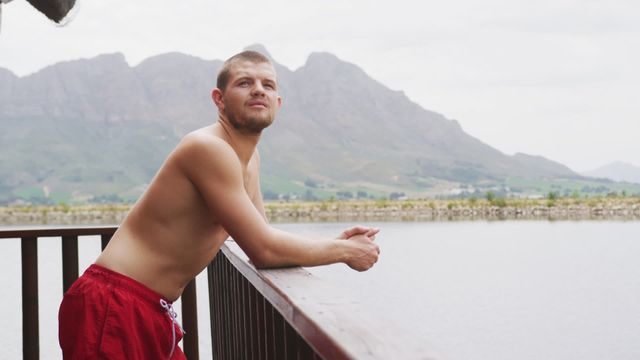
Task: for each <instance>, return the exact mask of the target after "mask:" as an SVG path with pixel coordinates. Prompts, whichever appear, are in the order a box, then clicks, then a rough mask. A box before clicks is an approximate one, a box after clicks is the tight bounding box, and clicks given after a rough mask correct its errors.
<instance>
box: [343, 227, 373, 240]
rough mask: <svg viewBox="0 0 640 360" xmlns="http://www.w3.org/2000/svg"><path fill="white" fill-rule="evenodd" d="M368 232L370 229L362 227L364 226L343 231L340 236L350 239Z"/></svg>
mask: <svg viewBox="0 0 640 360" xmlns="http://www.w3.org/2000/svg"><path fill="white" fill-rule="evenodd" d="M369 231H370V229H369V228H368V227H364V226H354V227H352V228H351V229H347V230H345V231H344V232H343V233H342V234H343V235H344V236H345V237H346V238H350V237H352V236H354V235H359V234H366V233H368V232H369Z"/></svg>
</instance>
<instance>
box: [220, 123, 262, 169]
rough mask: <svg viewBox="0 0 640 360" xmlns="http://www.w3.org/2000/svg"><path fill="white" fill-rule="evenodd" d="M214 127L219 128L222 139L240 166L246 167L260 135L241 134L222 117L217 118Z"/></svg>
mask: <svg viewBox="0 0 640 360" xmlns="http://www.w3.org/2000/svg"><path fill="white" fill-rule="evenodd" d="M215 126H216V127H217V126H219V127H220V130H221V133H222V136H224V139H225V140H226V141H227V142H228V143H229V145H231V147H232V148H233V150H235V152H236V154H237V155H238V158H239V159H240V162H241V163H242V165H243V166H247V164H248V163H249V160H251V157H252V156H253V153H254V152H255V151H256V146H258V141H260V133H258V134H247V133H244V132H241V131H239V130H238V129H236V128H235V127H233V125H231V124H230V123H229V122H228V121H227V119H225V118H224V117H223V116H219V118H218V123H217V124H216V125H215Z"/></svg>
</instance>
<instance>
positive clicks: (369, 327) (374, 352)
mask: <svg viewBox="0 0 640 360" xmlns="http://www.w3.org/2000/svg"><path fill="white" fill-rule="evenodd" d="M221 253H222V254H223V255H224V257H225V258H226V259H228V261H229V262H230V263H231V264H233V267H234V268H235V269H236V270H237V272H238V274H241V275H242V277H243V278H244V279H246V280H247V282H248V283H250V284H251V285H252V287H253V288H255V289H257V291H258V292H259V293H260V295H262V296H264V298H265V299H266V300H267V301H268V303H270V304H271V305H272V308H273V309H274V310H275V313H271V314H270V313H269V310H268V309H266V308H265V311H266V314H265V315H266V316H265V318H266V319H267V323H268V322H269V321H270V322H271V323H272V324H273V326H274V327H275V328H276V329H277V328H278V327H282V326H283V325H282V324H281V323H279V322H278V321H279V320H278V316H276V315H277V314H280V315H281V319H283V320H284V321H285V322H286V323H288V324H290V325H291V326H290V328H291V329H289V330H287V331H294V332H295V334H297V336H298V337H299V338H300V339H302V340H303V341H305V342H306V343H308V344H309V346H310V347H311V348H312V351H313V353H315V354H313V358H324V359H376V360H378V359H379V360H382V359H385V360H386V359H436V358H438V357H439V356H438V355H437V354H436V353H435V352H434V351H433V350H432V349H430V348H429V347H428V345H427V344H425V343H424V342H422V341H420V339H415V338H412V337H410V336H409V337H401V336H398V334H404V333H408V331H407V329H403V328H399V326H398V325H397V324H396V322H394V321H393V320H390V319H385V318H384V316H382V315H381V314H375V315H373V314H370V313H369V312H368V311H367V309H366V306H365V304H363V303H362V301H361V300H358V299H355V298H353V297H351V296H349V295H348V294H345V293H344V291H343V289H339V288H336V287H335V286H333V285H332V284H331V283H329V282H326V281H324V280H322V279H320V278H318V277H315V276H313V275H312V274H310V273H309V272H308V271H306V270H304V269H303V268H300V267H293V268H284V269H268V270H257V269H256V268H255V267H254V266H253V264H251V263H250V261H249V259H248V257H247V256H246V255H245V254H244V252H243V251H242V250H241V249H240V247H239V246H238V245H237V244H236V243H235V242H233V241H227V242H225V245H223V246H222V248H221ZM218 256H219V255H218ZM215 261H216V260H215V259H214V262H215ZM345 271H349V270H345ZM280 321H282V320H280ZM267 325H268V324H267ZM213 331H214V329H212V333H213ZM266 336H269V334H268V332H267V334H266ZM282 338H284V343H282V341H281V339H279V340H276V341H280V344H278V343H276V344H275V345H274V347H275V348H276V350H277V351H280V350H282V349H284V351H285V354H287V355H286V356H284V357H278V356H276V357H275V358H276V359H281V358H282V359H284V358H294V359H295V358H296V357H291V356H290V354H289V353H290V351H287V349H289V348H290V347H291V346H292V345H293V344H291V343H287V340H294V341H295V339H296V338H295V337H290V336H283V337H282ZM298 341H299V340H298ZM269 346H271V345H269ZM294 346H295V345H294ZM214 354H215V351H214ZM276 354H278V352H276ZM307 356H312V355H311V354H307ZM260 358H264V357H260ZM298 358H311V357H298Z"/></svg>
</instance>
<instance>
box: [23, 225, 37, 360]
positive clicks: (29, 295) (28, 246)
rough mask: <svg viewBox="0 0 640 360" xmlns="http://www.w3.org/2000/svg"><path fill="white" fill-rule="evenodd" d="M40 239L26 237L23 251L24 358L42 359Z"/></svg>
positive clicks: (28, 359)
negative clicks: (39, 284)
mask: <svg viewBox="0 0 640 360" xmlns="http://www.w3.org/2000/svg"><path fill="white" fill-rule="evenodd" d="M37 240H38V238H36V237H24V238H22V240H21V248H22V249H21V250H22V356H23V358H24V359H27V360H30V359H38V358H39V357H40V338H39V328H38V242H37Z"/></svg>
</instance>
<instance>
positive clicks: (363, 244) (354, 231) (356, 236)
mask: <svg viewBox="0 0 640 360" xmlns="http://www.w3.org/2000/svg"><path fill="white" fill-rule="evenodd" d="M379 231H380V229H376V228H369V227H365V226H354V227H352V228H350V229H347V230H345V231H343V232H342V233H341V234H340V235H338V239H339V240H348V241H349V245H352V246H350V247H349V248H350V250H351V251H350V252H349V256H348V257H347V260H346V261H345V264H347V265H348V266H349V267H350V268H352V269H354V270H357V271H365V270H368V269H370V268H371V267H372V266H373V264H375V263H376V262H377V261H378V256H379V255H380V247H379V246H378V245H377V244H375V243H374V242H373V240H375V238H376V234H377V233H378V232H379Z"/></svg>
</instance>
